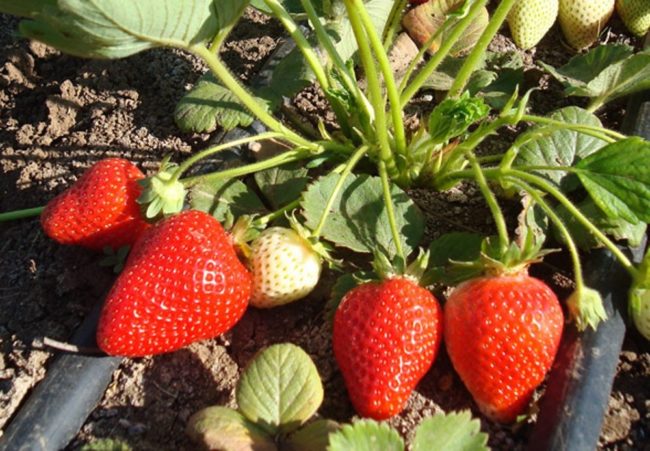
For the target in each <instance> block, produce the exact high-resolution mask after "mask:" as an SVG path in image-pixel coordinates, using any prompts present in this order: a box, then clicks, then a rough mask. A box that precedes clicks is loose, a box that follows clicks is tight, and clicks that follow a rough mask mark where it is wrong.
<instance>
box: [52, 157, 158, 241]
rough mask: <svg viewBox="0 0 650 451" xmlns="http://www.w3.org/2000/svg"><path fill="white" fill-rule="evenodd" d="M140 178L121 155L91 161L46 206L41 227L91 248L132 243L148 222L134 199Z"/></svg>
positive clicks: (137, 172) (56, 236)
mask: <svg viewBox="0 0 650 451" xmlns="http://www.w3.org/2000/svg"><path fill="white" fill-rule="evenodd" d="M143 178H144V174H143V173H142V172H140V170H139V169H138V168H137V167H136V166H135V165H133V163H131V162H129V161H127V160H124V159H121V158H108V159H105V160H101V161H99V162H97V163H95V164H94V165H93V166H92V167H90V168H89V169H88V170H87V171H86V172H84V174H83V175H82V176H81V177H80V178H79V180H77V181H76V182H75V183H74V184H73V185H72V186H71V187H70V188H68V189H67V190H66V191H64V192H63V193H61V194H59V195H58V196H57V197H55V198H54V199H52V200H51V201H50V202H49V203H48V204H47V205H46V207H45V210H44V211H43V213H42V214H41V224H42V226H43V230H44V231H45V233H46V234H47V235H48V236H49V237H50V238H52V239H54V240H55V241H58V242H59V243H62V244H76V245H79V246H84V247H87V248H89V249H94V250H102V249H103V248H104V247H107V246H108V247H112V248H114V249H116V248H119V247H122V246H125V245H131V244H133V242H135V240H136V238H137V237H138V236H139V235H140V233H142V231H143V230H144V229H145V228H147V225H148V224H147V223H146V222H145V221H144V219H143V218H142V216H141V215H140V206H139V205H138V204H137V202H136V200H137V198H138V196H139V195H140V192H141V191H142V189H141V187H140V186H139V185H138V180H140V179H143Z"/></svg>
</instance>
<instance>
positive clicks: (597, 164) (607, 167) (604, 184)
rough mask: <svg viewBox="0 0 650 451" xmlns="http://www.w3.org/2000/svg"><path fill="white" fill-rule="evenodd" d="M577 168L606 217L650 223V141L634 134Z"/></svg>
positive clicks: (592, 156) (586, 187) (585, 160)
mask: <svg viewBox="0 0 650 451" xmlns="http://www.w3.org/2000/svg"><path fill="white" fill-rule="evenodd" d="M575 169H576V171H577V174H578V177H579V178H580V181H581V182H582V184H583V186H584V187H585V189H586V190H587V192H588V193H589V195H590V196H591V198H592V199H593V200H594V202H595V203H596V205H598V207H600V209H601V210H603V211H604V212H605V213H606V214H607V216H609V217H610V218H622V219H624V220H626V221H629V222H631V223H633V224H636V223H638V222H639V221H643V222H650V142H648V141H646V140H644V139H642V138H638V137H632V138H628V139H625V140H622V141H618V142H615V143H613V144H609V145H608V146H606V147H604V148H602V149H601V150H600V151H598V152H596V153H594V154H592V155H590V156H588V157H587V158H585V159H584V160H582V161H580V162H579V163H578V164H577V165H576V167H575Z"/></svg>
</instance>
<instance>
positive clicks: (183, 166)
mask: <svg viewBox="0 0 650 451" xmlns="http://www.w3.org/2000/svg"><path fill="white" fill-rule="evenodd" d="M281 137H282V134H281V133H278V132H267V133H260V134H259V135H255V136H249V137H248V138H242V139H236V140H234V141H230V142H227V143H223V144H219V145H216V146H213V147H210V148H209V149H205V150H203V151H201V152H199V153H196V154H194V155H192V156H191V157H190V158H188V159H187V160H185V161H183V162H182V163H181V164H180V165H179V166H178V168H177V169H176V171H175V172H174V175H173V176H172V178H171V180H170V182H171V183H173V182H177V181H178V180H179V179H180V178H181V176H182V175H183V174H184V173H185V171H187V170H188V169H189V168H190V167H191V166H192V165H193V164H195V163H197V162H199V161H201V160H202V159H204V158H207V157H209V156H210V155H214V154H215V153H217V152H221V151H223V150H226V149H229V148H231V147H237V146H241V145H244V144H248V143H252V142H256V141H264V140H267V139H273V138H281Z"/></svg>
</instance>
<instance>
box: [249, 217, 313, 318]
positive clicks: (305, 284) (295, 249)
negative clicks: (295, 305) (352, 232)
mask: <svg viewBox="0 0 650 451" xmlns="http://www.w3.org/2000/svg"><path fill="white" fill-rule="evenodd" d="M321 267H322V262H321V257H320V255H319V254H318V253H317V252H316V251H315V250H314V248H313V247H312V245H311V244H310V243H309V242H308V241H307V240H306V239H305V238H303V237H301V236H300V235H299V234H298V233H297V232H296V231H294V230H292V229H287V228H284V227H271V228H268V229H266V230H264V231H263V232H262V233H261V234H260V235H259V236H258V237H257V238H256V239H255V241H253V243H252V246H251V257H250V268H251V272H252V274H253V295H252V296H251V299H250V305H252V306H254V307H259V308H270V307H275V306H278V305H283V304H287V303H289V302H292V301H296V300H298V299H301V298H303V297H305V296H307V295H308V294H309V293H311V291H312V290H313V289H314V287H315V286H316V284H317V283H318V279H319V277H320V273H321Z"/></svg>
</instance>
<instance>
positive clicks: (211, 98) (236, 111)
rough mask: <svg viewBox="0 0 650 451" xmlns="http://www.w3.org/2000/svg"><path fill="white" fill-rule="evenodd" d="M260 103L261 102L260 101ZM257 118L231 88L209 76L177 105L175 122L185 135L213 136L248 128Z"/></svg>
mask: <svg viewBox="0 0 650 451" xmlns="http://www.w3.org/2000/svg"><path fill="white" fill-rule="evenodd" d="M260 103H262V101H261V100H260ZM254 120H255V117H254V116H253V115H252V114H251V113H250V112H249V111H248V110H247V109H246V107H245V106H244V105H243V104H242V103H241V102H240V101H239V99H238V98H237V97H236V96H235V95H234V94H233V93H232V92H230V90H229V89H228V88H226V87H225V86H222V85H221V84H220V83H219V82H218V81H217V79H216V78H215V77H214V75H212V73H208V74H206V75H204V76H203V77H201V79H200V80H199V81H198V82H197V83H196V85H195V86H194V88H193V89H192V90H191V91H190V92H188V93H187V94H185V96H183V98H182V99H181V100H180V101H179V102H178V105H176V110H175V111H174V121H175V122H176V125H178V128H180V129H181V130H182V131H183V132H196V133H210V132H213V131H214V130H215V129H216V128H217V126H220V127H221V128H223V129H224V130H225V131H230V130H232V129H234V128H236V127H248V126H249V125H251V124H252V123H253V121H254Z"/></svg>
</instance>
